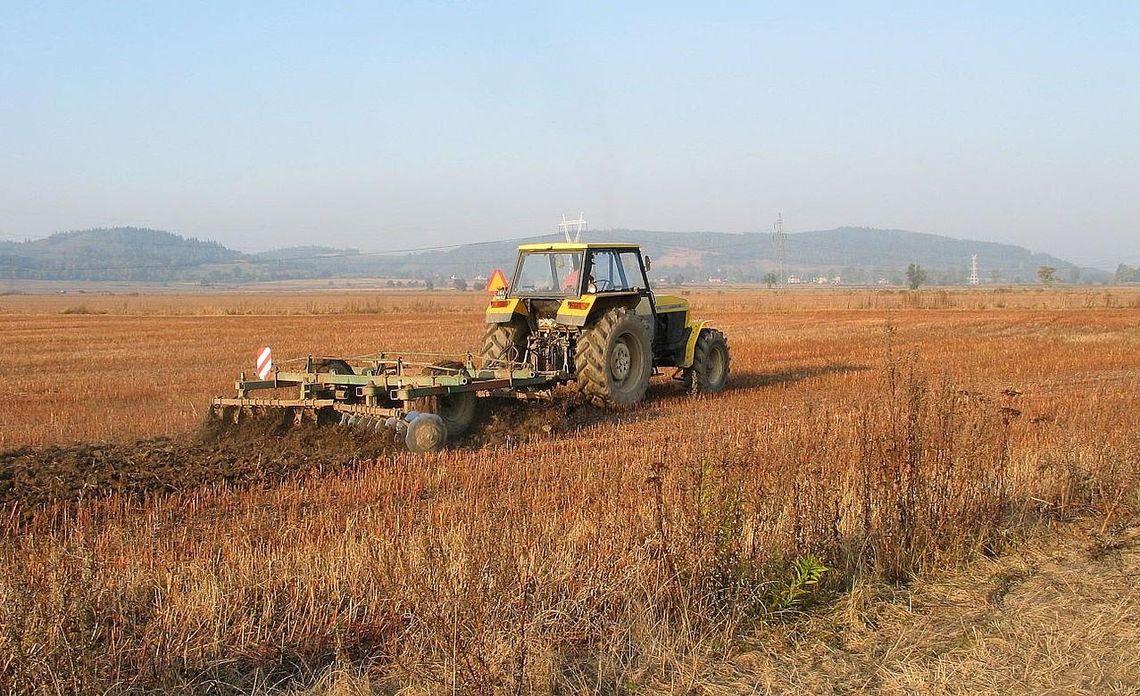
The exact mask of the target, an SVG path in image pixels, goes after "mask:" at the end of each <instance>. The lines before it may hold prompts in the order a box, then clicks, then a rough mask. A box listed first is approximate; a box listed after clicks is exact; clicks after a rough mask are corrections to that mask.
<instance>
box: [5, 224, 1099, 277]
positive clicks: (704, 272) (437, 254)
mask: <svg viewBox="0 0 1140 696" xmlns="http://www.w3.org/2000/svg"><path fill="white" fill-rule="evenodd" d="M589 236H590V238H591V239H614V240H621V241H631V242H638V243H640V244H641V245H642V248H643V249H644V251H645V253H646V254H648V255H649V256H651V257H652V258H653V260H654V263H653V271H652V274H653V276H654V277H655V278H662V277H665V278H669V279H670V280H672V281H674V282H676V281H678V280H681V279H684V280H689V281H692V280H700V281H704V280H707V279H708V278H721V279H723V280H725V281H728V282H759V281H761V280H762V279H763V277H764V275H765V274H766V273H768V272H769V271H772V270H774V269H776V268H778V266H779V263H778V261H777V259H778V256H779V254H778V252H777V249H776V245H775V243H774V241H773V238H772V236H771V235H768V234H728V233H721V232H664V231H649V230H628V229H615V230H603V231H595V232H591V233H590V235H589ZM556 239H557V238H556V236H555V235H545V236H535V237H533V238H530V239H529V240H527V241H543V240H550V241H555V240H556ZM519 241H520V240H517V239H516V240H509V241H494V242H481V243H473V244H465V245H460V246H457V247H454V248H450V249H444V250H439V251H431V252H421V253H407V254H400V253H392V254H383V253H368V252H362V251H360V250H358V249H336V248H331V247H323V246H307V247H290V248H285V249H277V250H273V251H267V252H263V253H258V254H246V253H242V252H239V251H234V250H232V249H228V248H226V247H224V246H222V245H221V244H219V243H217V242H211V241H201V240H198V239H193V238H187V237H182V236H179V235H176V234H171V233H169V232H162V231H158V230H150V229H143V228H133V227H116V228H100V229H91V230H82V231H76V232H63V233H59V234H54V235H52V236H50V237H47V238H45V239H39V240H34V241H28V242H0V274H2V276H3V277H7V278H31V279H41V280H128V281H161V282H165V281H197V282H204V283H235V282H247V281H258V280H283V279H306V278H338V277H340V278H346V277H382V278H392V277H397V278H419V279H429V278H436V279H438V278H445V277H448V276H451V275H458V276H461V277H466V278H472V277H476V276H481V275H487V274H488V273H489V272H490V271H491V270H492V269H494V268H508V269H509V267H510V266H511V265H512V264H513V260H514V255H515V246H516V245H517V244H518V243H519ZM973 254H977V255H978V265H979V272H980V275H981V277H982V278H983V280H984V281H986V282H1005V283H1009V282H1033V281H1034V280H1035V279H1036V272H1037V269H1038V267H1040V266H1045V265H1048V266H1052V267H1054V268H1056V269H1057V277H1058V278H1059V279H1060V280H1062V281H1066V282H1070V281H1076V280H1080V281H1083V282H1102V281H1106V280H1109V279H1110V278H1111V274H1109V273H1108V272H1106V271H1103V270H1099V269H1088V268H1078V267H1077V266H1076V265H1075V264H1072V263H1070V262H1068V261H1065V260H1064V259H1060V258H1057V257H1055V256H1051V255H1049V254H1043V253H1034V252H1032V251H1030V250H1028V249H1026V248H1024V247H1020V246H1015V245H1011V244H1000V243H996V242H979V241H970V240H962V239H953V238H950V237H942V236H938V235H932V234H922V233H917V232H907V231H904V230H884V229H873V228H864V227H841V228H837V229H833V230H819V231H811V232H799V233H789V234H788V235H787V241H786V245H785V258H786V266H787V269H788V272H789V273H790V274H797V275H801V276H803V277H805V278H808V277H814V276H817V275H823V276H827V277H829V278H831V277H835V276H840V277H841V278H843V279H844V282H852V283H873V282H876V281H878V280H879V279H887V280H889V281H894V282H900V281H901V277H902V274H903V271H904V269H905V268H906V266H907V264H910V263H917V264H919V265H921V266H923V267H924V268H926V269H927V271H928V273H929V277H930V282H932V283H945V284H955V283H963V282H965V280H966V278H967V277H968V275H969V266H970V257H971V255H973Z"/></svg>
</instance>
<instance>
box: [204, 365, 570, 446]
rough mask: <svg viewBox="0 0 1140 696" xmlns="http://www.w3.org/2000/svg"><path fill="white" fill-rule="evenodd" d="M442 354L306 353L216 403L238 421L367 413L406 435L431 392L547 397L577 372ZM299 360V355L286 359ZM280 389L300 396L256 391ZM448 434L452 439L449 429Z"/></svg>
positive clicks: (351, 420) (350, 420)
mask: <svg viewBox="0 0 1140 696" xmlns="http://www.w3.org/2000/svg"><path fill="white" fill-rule="evenodd" d="M443 357H452V356H442V355H440V354H435V353H400V354H392V353H377V354H373V355H363V356H355V357H352V358H342V357H331V356H325V357H320V356H318V357H314V356H312V355H310V356H308V357H307V358H304V359H303V360H304V364H303V366H301V369H300V370H288V369H282V367H281V366H275V367H274V370H273V373H272V375H271V376H270V377H269V378H267V379H247V378H246V374H245V373H244V372H242V373H241V374H240V376H239V377H238V379H237V380H236V381H235V383H234V388H235V390H236V392H237V393H236V396H234V397H216V398H215V399H213V401H212V402H211V405H210V410H211V413H212V414H213V415H214V416H215V417H217V418H221V419H224V420H232V421H233V422H235V423H236V422H238V421H240V420H241V419H242V417H243V415H245V414H251V413H255V412H259V411H261V412H263V411H266V410H269V411H275V410H282V411H286V412H289V413H291V415H292V418H293V421H294V422H295V423H301V422H304V421H305V420H311V421H313V422H318V421H320V420H321V416H322V414H339V415H340V422H341V423H347V424H355V423H356V422H357V421H358V420H363V421H364V422H365V423H369V424H373V423H374V424H375V425H376V426H377V427H379V426H381V425H386V426H388V427H390V428H392V429H394V430H395V431H396V434H397V435H400V434H405V433H406V432H407V430H408V427H409V425H410V423H411V421H413V420H415V418H416V416H417V415H420V414H419V412H418V410H417V402H419V401H420V400H422V399H425V398H426V397H447V396H451V395H457V394H468V393H472V392H473V393H474V395H475V396H476V397H506V398H516V399H532V398H542V397H548V396H549V392H550V390H552V389H553V388H554V387H556V386H558V385H559V384H563V383H565V382H568V381H570V379H572V376H571V375H570V374H569V373H567V372H564V371H552V372H540V371H536V370H535V369H534V368H533V367H532V366H531V365H527V364H525V363H518V362H506V361H480V363H476V361H475V360H473V359H472V355H471V354H470V353H468V354H467V355H466V359H465V360H462V361H460V360H450V361H446V360H440V358H443ZM409 358H417V359H409ZM425 359H426V360H425ZM296 362H300V360H292V361H286V362H285V363H284V364H285V365H289V364H290V363H296ZM333 363H337V364H340V365H347V366H349V367H351V368H352V374H342V373H340V372H337V371H335V370H331V369H328V366H329V365H330V364H333ZM322 367H323V368H325V369H324V370H322V369H321V368H322ZM281 389H292V390H295V394H296V396H295V397H293V398H289V397H279V396H275V397H268V396H265V397H262V396H253V394H254V393H255V392H265V391H273V390H281ZM442 437H443V439H446V437H447V434H446V429H444V430H443V435H442ZM411 446H412V445H411V440H410V439H409V447H411Z"/></svg>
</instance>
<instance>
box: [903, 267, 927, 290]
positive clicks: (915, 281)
mask: <svg viewBox="0 0 1140 696" xmlns="http://www.w3.org/2000/svg"><path fill="white" fill-rule="evenodd" d="M925 282H926V269H925V268H923V267H922V266H918V265H916V264H913V263H912V264H910V265H909V266H907V267H906V284H907V286H908V287H909V288H910V289H911V290H918V286H920V285H922V284H923V283H925Z"/></svg>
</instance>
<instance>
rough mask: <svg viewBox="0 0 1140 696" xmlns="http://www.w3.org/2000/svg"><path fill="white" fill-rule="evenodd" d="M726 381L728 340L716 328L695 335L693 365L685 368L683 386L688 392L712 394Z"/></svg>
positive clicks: (721, 387)
mask: <svg viewBox="0 0 1140 696" xmlns="http://www.w3.org/2000/svg"><path fill="white" fill-rule="evenodd" d="M726 382H728V340H727V339H726V338H725V337H724V334H723V333H721V332H720V331H717V330H716V329H704V330H702V331H701V334H700V335H699V336H697V345H696V348H695V349H694V350H693V366H692V367H690V368H688V369H687V370H685V388H686V389H687V390H688V392H689V393H690V394H712V393H715V392H718V391H720V390H722V389H724V385H725V383H726Z"/></svg>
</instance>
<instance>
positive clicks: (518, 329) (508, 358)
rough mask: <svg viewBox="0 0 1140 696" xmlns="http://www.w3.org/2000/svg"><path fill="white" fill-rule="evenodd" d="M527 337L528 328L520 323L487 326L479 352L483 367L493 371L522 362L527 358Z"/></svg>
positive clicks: (511, 322)
mask: <svg viewBox="0 0 1140 696" xmlns="http://www.w3.org/2000/svg"><path fill="white" fill-rule="evenodd" d="M526 335H527V328H526V326H525V325H524V324H522V323H521V322H518V321H509V322H506V323H504V324H487V330H486V331H485V332H484V333H483V348H482V349H481V350H480V351H479V356H480V357H481V358H483V367H484V368H485V369H489V370H493V369H496V368H500V367H506V366H507V364H508V363H511V362H522V360H523V358H524V357H525V356H526Z"/></svg>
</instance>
